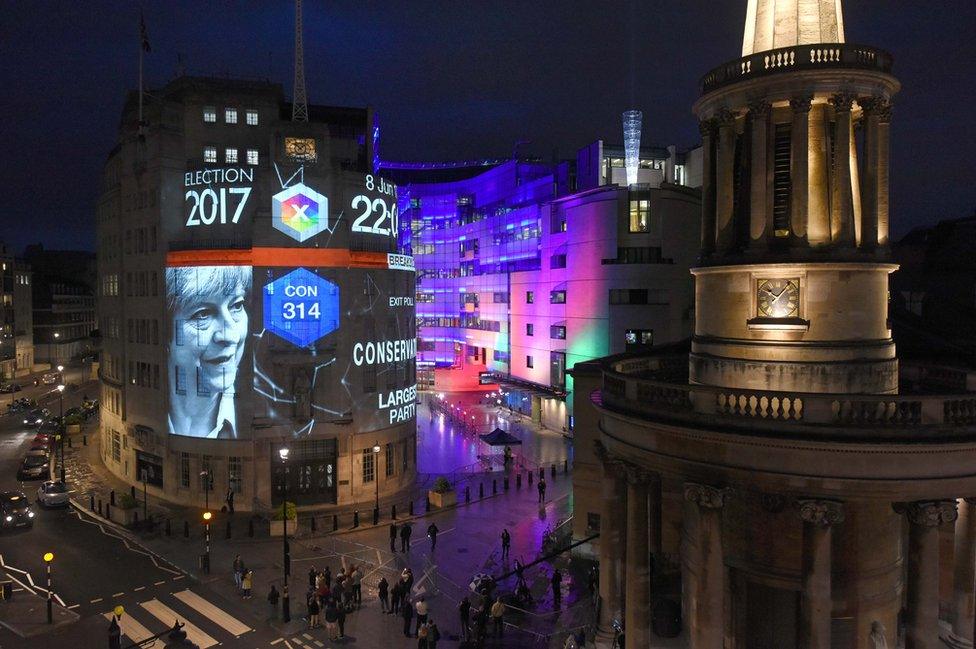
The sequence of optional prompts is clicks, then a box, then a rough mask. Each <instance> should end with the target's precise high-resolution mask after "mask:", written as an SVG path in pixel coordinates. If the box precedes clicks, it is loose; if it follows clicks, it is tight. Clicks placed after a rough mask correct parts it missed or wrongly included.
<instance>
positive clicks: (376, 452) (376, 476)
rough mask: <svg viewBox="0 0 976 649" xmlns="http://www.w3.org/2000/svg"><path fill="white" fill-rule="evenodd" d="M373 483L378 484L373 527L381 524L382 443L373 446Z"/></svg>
mask: <svg viewBox="0 0 976 649" xmlns="http://www.w3.org/2000/svg"><path fill="white" fill-rule="evenodd" d="M373 482H375V483H376V506H375V507H374V508H373V525H379V522H380V443H379V442H376V443H375V444H373Z"/></svg>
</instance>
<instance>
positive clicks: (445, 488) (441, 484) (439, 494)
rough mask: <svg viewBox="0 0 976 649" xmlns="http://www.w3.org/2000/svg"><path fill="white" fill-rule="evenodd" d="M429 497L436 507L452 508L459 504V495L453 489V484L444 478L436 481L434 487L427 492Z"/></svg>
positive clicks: (441, 477)
mask: <svg viewBox="0 0 976 649" xmlns="http://www.w3.org/2000/svg"><path fill="white" fill-rule="evenodd" d="M427 497H428V498H429V499H430V504H431V505H433V506H434V507H450V506H451V505H456V504H457V493H456V492H455V491H454V489H452V488H451V483H450V482H448V480H447V478H445V477H444V476H440V477H439V478H437V480H434V485H433V487H432V488H431V490H430V491H428V492H427Z"/></svg>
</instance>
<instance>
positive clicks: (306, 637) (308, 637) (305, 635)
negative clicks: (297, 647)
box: [302, 633, 312, 640]
mask: <svg viewBox="0 0 976 649" xmlns="http://www.w3.org/2000/svg"><path fill="white" fill-rule="evenodd" d="M302 637H303V638H305V639H306V640H311V639H312V636H310V635H309V634H307V633H303V634H302Z"/></svg>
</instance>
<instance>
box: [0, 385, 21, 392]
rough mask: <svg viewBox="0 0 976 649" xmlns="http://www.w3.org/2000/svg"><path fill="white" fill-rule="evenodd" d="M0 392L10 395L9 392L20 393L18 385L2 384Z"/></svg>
mask: <svg viewBox="0 0 976 649" xmlns="http://www.w3.org/2000/svg"><path fill="white" fill-rule="evenodd" d="M0 392H5V393H7V394H10V393H11V392H20V385H18V384H16V383H4V384H3V385H0Z"/></svg>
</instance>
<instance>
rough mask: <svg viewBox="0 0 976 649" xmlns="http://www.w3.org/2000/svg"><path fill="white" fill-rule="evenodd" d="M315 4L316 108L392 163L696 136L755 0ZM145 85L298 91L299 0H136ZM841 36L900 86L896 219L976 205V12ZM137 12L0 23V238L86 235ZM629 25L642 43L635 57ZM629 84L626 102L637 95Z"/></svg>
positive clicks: (97, 11)
mask: <svg viewBox="0 0 976 649" xmlns="http://www.w3.org/2000/svg"><path fill="white" fill-rule="evenodd" d="M630 2H632V3H633V4H634V7H633V8H632V7H631V5H630V4H628V2H626V1H619V2H618V1H615V0H606V1H604V0H478V1H472V0H465V1H463V2H462V1H460V0H437V1H435V0H387V1H385V2H374V1H368V0H328V1H325V0H305V48H306V49H305V69H306V77H307V81H308V83H307V88H308V97H309V101H310V102H313V103H329V104H344V105H367V104H369V105H372V106H374V107H375V108H376V109H377V110H378V112H379V116H380V123H381V126H382V142H381V154H382V156H383V157H384V158H389V159H428V160H438V159H463V158H477V157H485V156H489V157H494V156H506V155H508V154H509V153H510V152H511V149H512V144H513V143H514V142H515V141H516V140H529V141H531V144H529V145H525V146H523V148H522V151H523V152H527V153H534V154H537V155H542V156H545V157H546V158H548V157H549V156H551V155H552V152H553V149H554V148H555V149H558V153H559V155H560V156H564V157H568V156H570V155H573V154H574V152H575V150H576V148H577V147H579V146H582V145H584V144H586V143H588V142H590V141H592V140H594V139H597V138H600V137H602V138H604V139H606V140H609V141H615V142H619V141H620V139H621V136H620V113H621V111H623V110H625V109H626V108H629V107H631V104H634V105H635V107H637V108H640V109H642V110H643V111H644V126H645V132H646V133H647V135H646V136H645V141H647V140H650V141H652V142H654V143H658V144H668V143H674V144H677V145H679V146H680V147H685V146H690V145H693V144H695V143H696V142H697V140H698V127H697V124H696V121H695V119H694V117H693V116H692V114H691V104H692V102H693V101H694V100H695V98H696V96H697V86H698V79H699V77H700V76H701V75H702V74H703V73H704V72H706V71H707V70H708V69H710V68H711V67H714V66H715V65H718V64H720V63H723V62H724V61H726V60H730V59H733V58H736V57H737V56H738V55H739V52H740V48H741V38H742V25H743V20H744V16H745V5H746V1H745V0H681V1H679V2H675V1H673V0H672V1H670V2H663V1H657V2H651V1H646V0H644V1H641V0H630ZM143 6H144V10H145V16H146V23H147V25H148V29H149V36H150V41H151V43H152V46H153V52H152V53H151V54H149V55H147V58H146V70H147V79H148V81H149V83H150V84H153V85H161V84H162V83H165V82H166V81H168V80H169V79H170V78H172V76H173V75H174V72H175V69H176V57H177V53H181V54H182V55H183V58H184V61H185V63H186V67H187V70H188V71H189V72H191V73H202V74H225V73H228V74H230V75H240V76H259V77H270V78H271V79H273V80H276V81H279V82H281V83H283V84H284V86H285V88H286V91H287V92H288V93H289V94H290V91H291V79H292V47H293V20H294V17H293V9H292V2H290V1H289V0H282V1H272V0H263V1H258V0H251V1H240V2H230V1H228V0H224V1H216V0H167V1H157V2H150V1H146V2H145V3H143ZM845 14H846V15H845V18H846V23H847V40H848V41H849V42H861V43H865V44H870V45H875V46H878V47H882V48H885V49H888V50H889V51H891V52H892V53H893V54H894V55H895V73H896V75H897V76H898V77H899V79H900V80H901V81H902V83H903V85H904V89H903V90H902V92H901V94H900V95H899V96H898V97H897V98H896V107H895V114H894V121H893V124H892V129H893V138H894V139H893V146H892V149H893V153H892V156H893V159H892V163H893V170H892V176H891V181H892V225H893V230H894V233H895V235H896V236H897V235H900V234H903V233H905V232H907V231H908V230H909V229H910V228H911V227H914V226H915V225H919V224H927V223H933V222H935V221H938V220H940V219H944V218H955V217H960V216H968V215H971V214H972V213H973V210H974V207H976V178H974V174H973V173H972V171H971V165H972V161H973V160H974V159H976V130H974V129H973V127H972V115H973V113H974V111H976V96H974V95H976V90H974V83H973V79H974V77H976V39H974V38H973V30H974V28H976V3H974V2H972V0H944V1H940V2H922V1H920V0H860V1H858V2H854V1H853V0H849V1H848V2H846V3H845ZM138 19H139V5H138V4H137V3H129V2H107V1H102V0H85V1H84V2H68V1H67V0H64V1H62V2H31V1H26V0H16V1H15V2H9V3H7V4H5V6H4V9H3V11H2V15H0V56H2V61H3V65H2V66H0V83H2V85H0V87H2V89H3V91H2V93H0V106H2V113H0V115H2V119H0V151H2V155H3V164H2V165H0V187H2V188H3V192H2V194H0V214H2V217H0V218H2V221H0V222H2V223H3V228H2V230H0V237H2V238H3V239H5V240H7V241H8V242H9V243H11V244H13V245H14V246H15V248H18V249H19V248H21V247H22V246H23V245H25V244H27V243H29V242H33V241H42V242H44V243H45V245H46V246H47V247H49V248H58V247H65V248H68V247H88V248H92V247H93V246H94V232H93V227H94V226H93V223H94V218H93V215H94V209H95V203H96V200H97V197H98V184H99V178H100V173H101V166H102V163H103V161H104V159H105V154H106V153H107V152H108V150H109V149H110V148H111V147H112V145H113V143H114V138H115V133H116V128H117V125H118V119H119V112H120V110H121V104H122V98H123V95H124V92H125V89H126V88H131V87H135V85H136V81H137V47H138ZM631 36H633V42H634V43H635V52H634V56H633V59H634V60H635V65H634V66H633V69H632V66H631V64H630V61H631V58H632V57H631V53H630V48H631V45H630V43H631V40H632V39H631ZM632 89H633V95H632Z"/></svg>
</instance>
